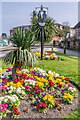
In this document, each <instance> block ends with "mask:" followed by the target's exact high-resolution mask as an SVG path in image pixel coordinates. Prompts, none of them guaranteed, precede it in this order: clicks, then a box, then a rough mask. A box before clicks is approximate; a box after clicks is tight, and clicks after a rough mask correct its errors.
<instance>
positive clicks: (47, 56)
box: [35, 52, 62, 60]
mask: <svg viewBox="0 0 80 120" xmlns="http://www.w3.org/2000/svg"><path fill="white" fill-rule="evenodd" d="M35 55H36V56H37V57H38V58H39V59H41V52H36V53H35ZM43 59H44V60H62V59H61V58H60V57H58V56H57V55H56V54H55V53H47V52H46V53H45V54H44V55H43Z"/></svg>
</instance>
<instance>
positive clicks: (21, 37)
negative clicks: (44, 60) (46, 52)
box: [4, 29, 38, 67]
mask: <svg viewBox="0 0 80 120" xmlns="http://www.w3.org/2000/svg"><path fill="white" fill-rule="evenodd" d="M10 40H11V41H12V43H14V44H15V45H16V48H15V50H14V51H11V52H10V53H8V54H7V55H6V57H5V59H4V61H5V62H6V63H11V64H15V65H16V66H20V67H21V66H22V65H27V67H29V66H32V67H33V65H34V64H35V63H37V59H38V58H37V56H36V55H35V54H34V53H32V52H31V53H30V52H29V51H28V48H29V47H30V46H31V44H32V43H33V42H34V34H33V33H32V32H31V31H28V32H27V33H26V34H24V32H23V29H17V31H16V32H15V33H14V35H13V37H12V38H10Z"/></svg>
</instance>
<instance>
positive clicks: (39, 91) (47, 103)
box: [0, 68, 78, 118]
mask: <svg viewBox="0 0 80 120" xmlns="http://www.w3.org/2000/svg"><path fill="white" fill-rule="evenodd" d="M0 72H1V73H2V76H1V81H0V90H1V91H2V93H1V94H2V96H1V97H0V104H3V106H4V105H5V104H6V107H5V108H4V110H2V108H1V110H2V113H3V112H6V110H9V113H8V115H7V116H6V117H8V118H9V117H11V116H12V115H13V117H15V116H16V115H20V116H19V117H20V118H23V117H24V118H36V117H37V118H40V117H42V118H61V117H63V116H65V115H68V114H69V113H70V112H72V111H74V110H75V109H76V108H77V105H78V95H77V94H78V91H77V89H76V88H75V87H74V86H73V85H72V84H71V83H70V81H69V78H66V77H64V76H60V75H59V74H58V73H55V72H54V71H53V72H52V71H48V72H46V71H44V70H42V69H40V68H34V69H23V68H20V69H17V71H16V73H17V79H15V80H14V81H12V80H11V75H12V69H11V68H7V69H3V70H1V71H0ZM66 111H67V112H66ZM7 112H8V111H7ZM10 112H11V113H10ZM43 113H44V114H43Z"/></svg>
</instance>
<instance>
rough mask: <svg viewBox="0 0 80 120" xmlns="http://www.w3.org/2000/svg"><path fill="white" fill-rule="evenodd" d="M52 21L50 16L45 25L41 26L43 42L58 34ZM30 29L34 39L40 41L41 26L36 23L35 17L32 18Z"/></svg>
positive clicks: (47, 41)
mask: <svg viewBox="0 0 80 120" xmlns="http://www.w3.org/2000/svg"><path fill="white" fill-rule="evenodd" d="M54 22H55V21H54V20H53V19H51V18H50V17H49V18H47V19H46V21H45V26H44V27H43V38H44V43H49V42H50V41H51V40H52V38H53V37H54V36H58V29H57V27H56V26H55V23H54ZM32 31H33V32H34V34H35V40H36V41H41V26H40V25H39V24H38V19H37V17H34V18H33V19H32Z"/></svg>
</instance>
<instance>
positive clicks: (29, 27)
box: [10, 25, 32, 37]
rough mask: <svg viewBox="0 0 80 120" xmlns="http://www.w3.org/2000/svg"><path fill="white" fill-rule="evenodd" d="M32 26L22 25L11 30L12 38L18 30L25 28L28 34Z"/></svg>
mask: <svg viewBox="0 0 80 120" xmlns="http://www.w3.org/2000/svg"><path fill="white" fill-rule="evenodd" d="M31 26H32V25H22V26H18V27H14V28H13V29H11V30H10V36H11V37H12V36H13V34H14V32H15V31H16V29H17V28H23V30H24V32H25V33H26V31H27V30H30V29H31Z"/></svg>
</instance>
